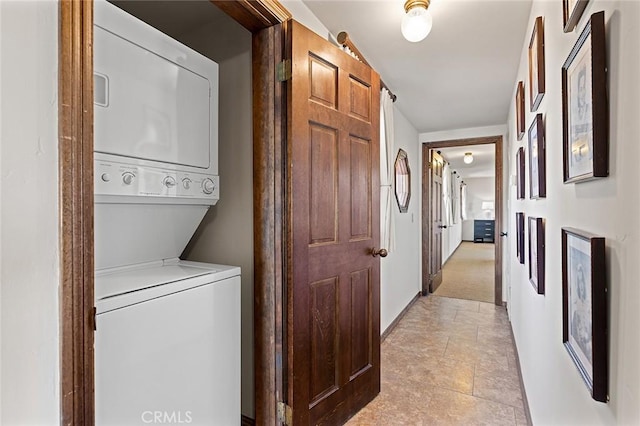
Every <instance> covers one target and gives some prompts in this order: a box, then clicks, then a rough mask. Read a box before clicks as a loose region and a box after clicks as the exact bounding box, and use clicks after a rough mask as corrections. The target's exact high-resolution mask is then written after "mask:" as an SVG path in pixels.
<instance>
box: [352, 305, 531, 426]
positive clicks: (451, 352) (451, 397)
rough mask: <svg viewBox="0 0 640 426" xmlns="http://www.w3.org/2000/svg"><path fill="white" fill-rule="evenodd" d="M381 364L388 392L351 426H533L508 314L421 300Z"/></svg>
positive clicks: (387, 347) (482, 307)
mask: <svg viewBox="0 0 640 426" xmlns="http://www.w3.org/2000/svg"><path fill="white" fill-rule="evenodd" d="M381 358H382V360H381V375H382V383H381V392H380V394H379V395H378V397H377V398H376V399H374V400H373V401H372V402H371V403H370V404H369V405H368V406H367V407H365V408H364V409H363V410H362V411H360V412H359V413H358V414H357V415H356V416H354V417H353V418H352V419H351V420H350V421H349V422H348V423H347V425H348V426H365V425H367V426H369V425H425V426H426V425H526V424H527V419H526V415H525V410H524V405H523V397H522V393H521V388H520V378H519V374H518V367H517V361H516V354H515V348H514V345H513V342H512V338H511V331H510V325H509V320H508V318H507V313H506V311H505V309H504V308H501V307H498V306H495V305H492V304H489V303H483V302H475V301H470V300H460V299H450V298H446V297H439V296H434V295H431V296H429V297H421V298H420V299H419V300H418V301H417V302H416V303H415V304H414V305H413V307H412V308H411V309H410V310H409V312H408V313H407V314H406V315H405V317H404V318H403V319H402V320H401V321H400V323H399V324H398V325H397V327H396V328H395V330H393V332H392V333H391V334H390V335H389V336H388V337H387V339H386V340H385V341H384V342H383V343H382V351H381Z"/></svg>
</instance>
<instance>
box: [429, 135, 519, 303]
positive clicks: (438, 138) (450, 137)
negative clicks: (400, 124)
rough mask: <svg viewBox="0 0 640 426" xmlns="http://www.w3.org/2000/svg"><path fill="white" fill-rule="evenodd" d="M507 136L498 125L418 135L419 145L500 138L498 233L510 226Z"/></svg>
mask: <svg viewBox="0 0 640 426" xmlns="http://www.w3.org/2000/svg"><path fill="white" fill-rule="evenodd" d="M508 134H509V131H508V127H507V126H506V125H502V124H500V125H495V126H486V127H473V128H468V129H455V130H444V131H440V132H429V133H420V135H419V139H420V143H421V144H422V143H427V142H440V141H447V140H455V139H467V138H476V137H485V136H497V135H501V136H502V141H503V150H502V165H503V176H502V189H503V191H502V193H503V197H502V203H503V204H502V205H503V209H502V212H503V213H502V214H503V216H502V217H503V221H502V222H503V223H502V227H503V229H501V230H498V232H500V231H502V230H506V229H509V226H510V225H509V224H510V222H511V220H510V213H509V203H508V202H507V194H508V191H509V176H508V174H509V172H508V170H509V155H508V150H507V149H506V147H507V142H508V140H509V138H508ZM420 154H421V155H422V149H421V150H420ZM423 161H424V159H423V158H422V157H421V158H420V167H422V164H423ZM465 182H466V180H465ZM463 226H464V224H463ZM508 246H509V244H503V247H502V258H503V259H507V256H508V254H509V252H508ZM505 265H508V262H506V261H504V264H503V272H502V300H503V301H506V300H507V297H508V293H507V292H508V285H507V283H508V282H509V280H510V279H511V278H510V275H509V268H508V267H505Z"/></svg>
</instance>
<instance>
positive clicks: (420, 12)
mask: <svg viewBox="0 0 640 426" xmlns="http://www.w3.org/2000/svg"><path fill="white" fill-rule="evenodd" d="M429 1H430V0H407V1H406V2H405V3H404V10H405V12H406V14H405V15H404V17H403V18H402V25H401V27H400V29H401V30H402V35H403V36H404V38H406V39H407V40H408V41H411V42H413V43H416V42H418V41H421V40H424V38H425V37H426V36H427V35H429V32H430V31H431V26H432V24H433V19H432V18H431V13H429V11H428V10H427V9H428V8H429Z"/></svg>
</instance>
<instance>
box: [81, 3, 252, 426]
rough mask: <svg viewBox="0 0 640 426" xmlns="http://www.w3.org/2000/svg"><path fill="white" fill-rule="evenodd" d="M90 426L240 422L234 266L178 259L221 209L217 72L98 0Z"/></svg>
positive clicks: (209, 63) (203, 60) (205, 61)
mask: <svg viewBox="0 0 640 426" xmlns="http://www.w3.org/2000/svg"><path fill="white" fill-rule="evenodd" d="M94 7H95V9H94V15H95V21H94V30H95V31H94V32H95V40H94V70H95V75H94V86H95V101H94V103H95V105H94V116H95V148H94V149H95V152H94V166H95V167H94V171H95V174H94V175H95V177H94V193H95V215H94V220H95V223H94V229H95V267H96V274H95V295H96V311H97V316H96V324H97V326H96V332H95V376H96V382H95V404H96V424H97V425H98V426H103V425H117V426H128V425H145V424H191V425H206V426H212V425H221V426H229V425H238V424H240V419H241V414H240V268H238V267H234V266H224V265H215V264H204V263H195V262H187V261H182V260H179V256H180V255H181V253H182V252H183V250H184V248H185V246H186V245H187V243H188V242H189V240H190V238H191V237H192V235H193V234H194V232H195V230H196V229H197V227H198V224H199V223H200V222H201V220H202V218H203V217H204V215H205V213H206V212H207V210H208V209H209V208H210V206H212V205H215V204H216V202H217V201H218V198H219V195H220V192H219V177H218V156H217V148H218V129H217V123H218V100H217V93H218V65H217V64H216V63H215V62H213V61H211V60H209V59H207V58H205V57H204V56H202V55H200V54H198V53H197V52H195V51H193V50H191V49H189V48H187V47H185V46H183V45H182V44H180V43H178V42H177V41H175V40H173V39H171V38H169V37H168V36H166V35H165V34H162V33H160V32H159V31H157V30H156V29H154V28H152V27H150V26H149V25H147V24H145V23H143V22H141V21H139V20H138V19H136V18H134V17H133V16H131V15H128V14H127V13H125V12H124V11H122V10H120V9H118V8H117V7H116V6H114V5H112V4H109V3H107V2H105V1H102V0H97V1H96V2H95V3H94Z"/></svg>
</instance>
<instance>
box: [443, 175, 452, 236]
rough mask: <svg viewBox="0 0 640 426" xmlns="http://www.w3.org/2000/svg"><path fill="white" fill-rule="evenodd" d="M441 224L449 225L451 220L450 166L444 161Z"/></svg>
mask: <svg viewBox="0 0 640 426" xmlns="http://www.w3.org/2000/svg"><path fill="white" fill-rule="evenodd" d="M442 216H443V217H442V224H443V225H445V226H449V225H451V224H452V220H451V167H450V166H449V163H446V162H445V163H444V169H443V170H442Z"/></svg>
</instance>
